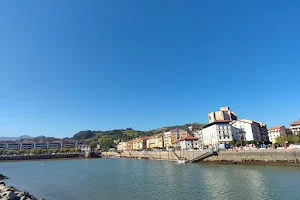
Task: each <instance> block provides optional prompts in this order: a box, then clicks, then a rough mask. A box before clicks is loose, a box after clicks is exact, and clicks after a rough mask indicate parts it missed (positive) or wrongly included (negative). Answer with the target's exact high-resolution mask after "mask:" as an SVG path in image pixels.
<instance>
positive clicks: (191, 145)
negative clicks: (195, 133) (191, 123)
mask: <svg viewBox="0 0 300 200" xmlns="http://www.w3.org/2000/svg"><path fill="white" fill-rule="evenodd" d="M175 146H176V147H180V148H181V150H189V149H198V148H199V143H198V139H197V138H195V137H192V136H187V137H186V138H184V139H181V140H179V141H178V142H176V144H175Z"/></svg>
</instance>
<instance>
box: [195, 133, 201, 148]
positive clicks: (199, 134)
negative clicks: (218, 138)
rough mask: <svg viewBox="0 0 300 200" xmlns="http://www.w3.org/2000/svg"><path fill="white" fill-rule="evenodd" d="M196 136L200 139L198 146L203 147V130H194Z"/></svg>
mask: <svg viewBox="0 0 300 200" xmlns="http://www.w3.org/2000/svg"><path fill="white" fill-rule="evenodd" d="M194 136H195V138H197V139H198V146H199V147H203V135H202V130H198V131H195V132H194Z"/></svg>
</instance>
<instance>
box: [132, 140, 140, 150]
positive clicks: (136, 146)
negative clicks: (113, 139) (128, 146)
mask: <svg viewBox="0 0 300 200" xmlns="http://www.w3.org/2000/svg"><path fill="white" fill-rule="evenodd" d="M132 150H136V151H137V150H140V139H139V138H136V139H135V140H133V141H132Z"/></svg>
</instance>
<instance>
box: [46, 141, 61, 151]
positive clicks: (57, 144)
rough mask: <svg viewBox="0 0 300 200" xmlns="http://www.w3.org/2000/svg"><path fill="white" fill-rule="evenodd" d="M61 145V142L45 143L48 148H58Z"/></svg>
mask: <svg viewBox="0 0 300 200" xmlns="http://www.w3.org/2000/svg"><path fill="white" fill-rule="evenodd" d="M61 147H62V146H61V142H48V143H47V148H48V149H60V148H61Z"/></svg>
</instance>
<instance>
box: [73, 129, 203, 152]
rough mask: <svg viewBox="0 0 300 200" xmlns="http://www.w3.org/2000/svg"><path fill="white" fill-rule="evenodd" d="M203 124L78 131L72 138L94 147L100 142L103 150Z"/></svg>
mask: <svg viewBox="0 0 300 200" xmlns="http://www.w3.org/2000/svg"><path fill="white" fill-rule="evenodd" d="M204 125H205V124H198V123H193V124H184V125H179V126H178V125H177V126H167V127H162V128H158V129H154V130H149V131H140V130H134V129H132V128H126V129H115V130H108V131H91V130H86V131H80V132H78V133H76V134H75V135H74V136H73V139H76V140H84V141H85V143H86V144H88V145H90V146H91V148H95V147H96V146H97V144H98V143H101V145H102V149H103V150H108V149H109V148H114V147H116V145H117V143H118V142H120V141H129V140H132V139H134V138H137V137H141V136H151V135H154V134H157V133H162V132H164V131H169V130H172V129H175V128H179V129H184V130H186V131H189V129H188V127H189V126H192V127H193V130H199V129H201V128H202V127H203V126H204Z"/></svg>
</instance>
